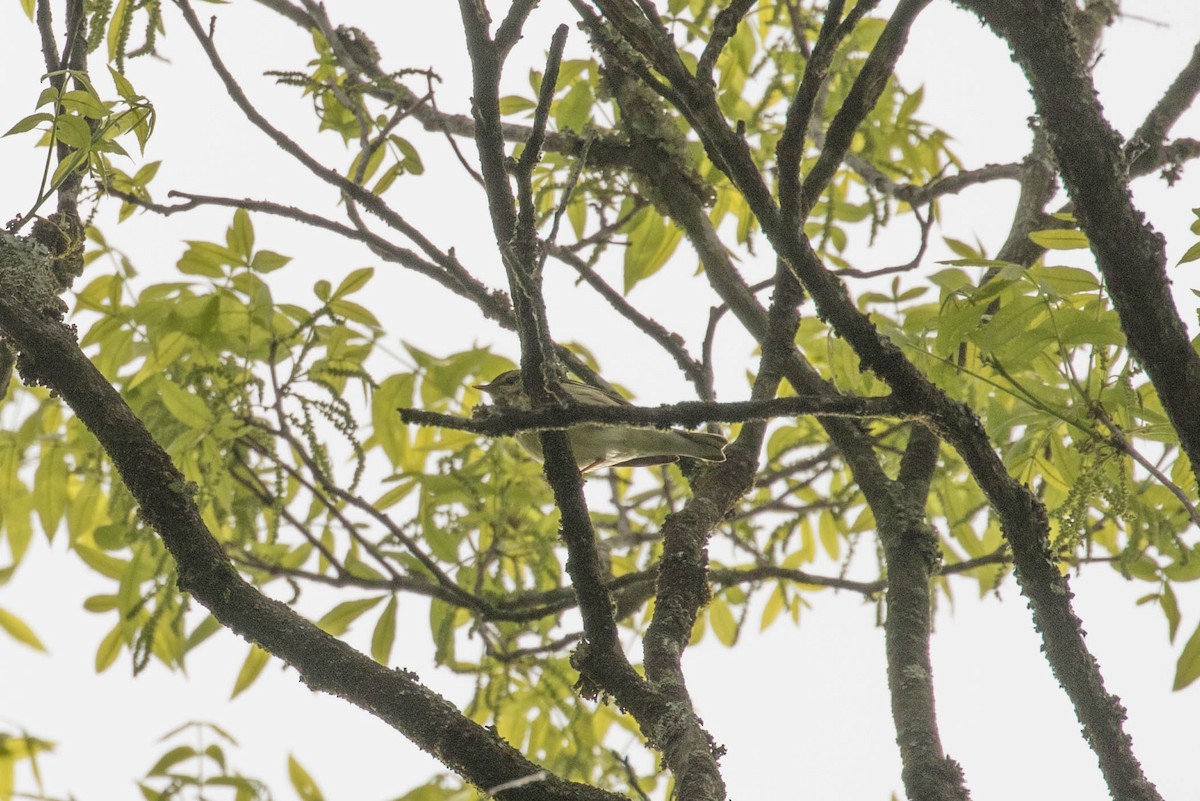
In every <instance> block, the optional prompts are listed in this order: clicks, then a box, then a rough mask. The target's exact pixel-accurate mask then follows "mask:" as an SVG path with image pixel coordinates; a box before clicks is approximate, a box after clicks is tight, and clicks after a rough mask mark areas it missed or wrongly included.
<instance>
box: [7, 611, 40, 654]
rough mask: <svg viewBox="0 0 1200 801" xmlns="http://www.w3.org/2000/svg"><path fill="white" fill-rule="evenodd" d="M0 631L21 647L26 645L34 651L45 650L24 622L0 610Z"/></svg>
mask: <svg viewBox="0 0 1200 801" xmlns="http://www.w3.org/2000/svg"><path fill="white" fill-rule="evenodd" d="M0 629H4V630H5V631H6V632H8V634H9V636H10V637H12V638H13V639H14V640H16V641H17V642H19V643H22V644H23V645H28V646H29V647H30V648H32V649H34V650H35V651H45V650H46V646H44V645H42V641H41V640H39V639H38V636H37V635H36V634H34V633H33V629H31V628H29V626H28V625H26V624H25V621H23V620H21V618H19V617H17V616H16V615H14V614H13V613H12V612H8V611H6V610H4V609H0Z"/></svg>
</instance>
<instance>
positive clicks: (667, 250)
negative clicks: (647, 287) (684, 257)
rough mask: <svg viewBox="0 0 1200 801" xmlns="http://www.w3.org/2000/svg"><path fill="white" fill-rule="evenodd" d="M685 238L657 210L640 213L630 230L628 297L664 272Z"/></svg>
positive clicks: (626, 276) (627, 249)
mask: <svg viewBox="0 0 1200 801" xmlns="http://www.w3.org/2000/svg"><path fill="white" fill-rule="evenodd" d="M682 236H683V232H682V231H680V230H679V229H678V228H676V227H675V226H674V225H673V224H669V223H667V222H666V221H665V220H663V218H662V216H661V215H660V214H659V213H658V212H656V211H655V210H654V209H652V208H645V209H642V211H640V212H638V214H637V216H635V217H634V219H633V220H632V226H631V228H630V229H629V247H627V248H626V249H625V294H629V291H630V290H631V289H633V288H634V286H636V285H637V284H638V283H639V282H640V281H643V280H645V279H647V278H649V277H650V276H652V275H654V273H656V272H658V271H659V270H660V269H662V266H663V265H664V264H666V263H667V260H668V259H670V258H671V256H672V254H674V253H675V248H676V246H678V244H679V240H680V239H681V238H682Z"/></svg>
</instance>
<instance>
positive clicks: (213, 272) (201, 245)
mask: <svg viewBox="0 0 1200 801" xmlns="http://www.w3.org/2000/svg"><path fill="white" fill-rule="evenodd" d="M187 245H188V249H187V250H186V251H184V254H183V255H182V256H180V257H179V261H178V262H176V264H175V266H176V267H178V268H179V272H181V273H184V274H185V275H202V276H205V277H206V278H220V277H222V276H223V275H225V270H224V269H222V268H224V267H229V266H232V265H234V264H237V261H238V256H237V254H236V253H234V252H233V251H232V250H230V249H229V248H225V247H221V246H220V245H217V244H214V243H212V242H191V241H190V242H188V243H187Z"/></svg>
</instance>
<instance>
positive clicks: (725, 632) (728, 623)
mask: <svg viewBox="0 0 1200 801" xmlns="http://www.w3.org/2000/svg"><path fill="white" fill-rule="evenodd" d="M708 622H709V624H710V625H711V626H712V630H713V634H715V635H717V639H718V640H719V641H720V642H721V644H722V645H724V646H726V647H731V646H733V644H734V643H736V642H737V637H738V625H737V620H735V619H734V617H733V612H731V611H729V604H727V603H725V600H724V599H723V598H721V597H720V596H717V597H715V598H713V599H712V602H711V603H710V604H709V605H708Z"/></svg>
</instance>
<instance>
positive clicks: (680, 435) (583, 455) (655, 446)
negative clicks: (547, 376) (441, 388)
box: [475, 370, 727, 473]
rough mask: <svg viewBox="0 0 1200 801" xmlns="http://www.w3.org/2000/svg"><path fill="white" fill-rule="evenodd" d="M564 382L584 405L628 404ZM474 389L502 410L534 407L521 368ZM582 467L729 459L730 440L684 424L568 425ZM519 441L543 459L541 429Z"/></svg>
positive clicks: (572, 397) (519, 437) (523, 434)
mask: <svg viewBox="0 0 1200 801" xmlns="http://www.w3.org/2000/svg"><path fill="white" fill-rule="evenodd" d="M559 386H561V387H562V388H563V391H564V392H566V394H567V397H568V398H569V399H570V400H571V402H572V403H576V404H579V405H581V406H629V405H630V404H629V401H627V400H625V399H624V398H622V397H620V396H619V395H611V394H609V393H607V392H605V391H603V390H600V389H596V388H595V387H590V386H588V385H587V384H581V383H579V382H578V381H570V380H564V381H560V382H559ZM475 389H478V390H479V391H480V392H484V393H486V394H488V395H489V396H491V399H492V402H493V404H494V405H495V406H496V408H497V409H500V410H501V411H504V410H506V409H512V410H520V411H528V410H530V409H531V408H533V407H532V404H531V403H530V402H529V397H528V396H527V395H526V394H525V389H524V387H523V386H522V384H521V371H520V370H509V371H508V372H506V373H501V374H500V375H498V376H496V377H495V378H494V379H492V381H491V383H489V384H476V385H475ZM566 432H567V439H568V441H569V442H570V443H571V452H572V453H574V454H575V463H576V464H577V465H578V466H579V470H580V472H583V473H586V472H588V471H589V470H599V469H600V468H601V467H646V466H650V465H656V464H667V463H669V462H677V461H679V457H680V456H688V457H691V458H692V459H699V460H701V461H704V462H723V461H725V452H724V451H725V445H726V444H727V441H726V439H725V438H724V437H723V436H721V435H720V434H709V433H706V432H703V431H685V430H683V429H681V428H668V429H657V428H644V427H641V426H633V425H628V424H617V425H604V424H601V423H580V424H579V425H576V426H572V427H571V428H569V429H567V430H566ZM517 442H519V443H520V444H521V447H523V448H524V449H525V450H527V451H529V453H530V454H531V455H532V456H533V458H535V459H537V460H538V461H539V462H540V461H541V460H542V441H541V438H540V437H539V436H538V432H536V431H523V432H521V433H520V434H517Z"/></svg>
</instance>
